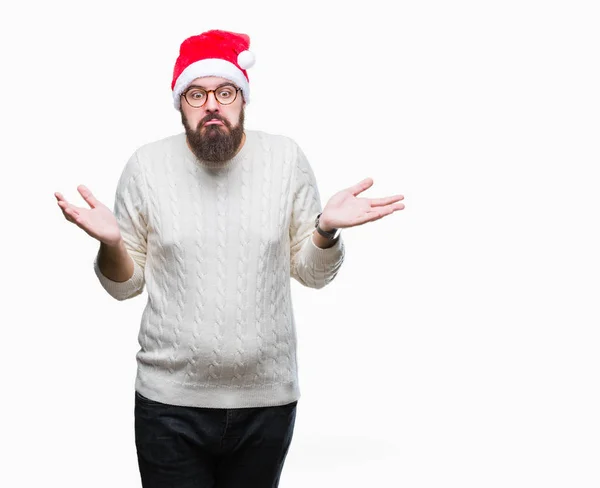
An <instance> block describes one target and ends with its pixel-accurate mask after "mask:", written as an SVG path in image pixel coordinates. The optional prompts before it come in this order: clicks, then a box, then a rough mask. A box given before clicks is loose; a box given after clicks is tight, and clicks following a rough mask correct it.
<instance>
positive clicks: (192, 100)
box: [181, 85, 241, 108]
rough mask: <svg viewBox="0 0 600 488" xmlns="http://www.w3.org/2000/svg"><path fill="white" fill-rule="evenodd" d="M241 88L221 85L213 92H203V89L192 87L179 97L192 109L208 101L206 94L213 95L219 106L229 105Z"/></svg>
mask: <svg viewBox="0 0 600 488" xmlns="http://www.w3.org/2000/svg"><path fill="white" fill-rule="evenodd" d="M240 90H241V88H237V87H235V86H233V85H223V86H220V87H218V88H215V89H214V90H205V89H204V88H199V87H192V88H190V89H189V90H187V91H186V92H185V93H183V94H182V95H181V96H182V97H184V98H185V101H186V102H187V103H188V104H189V105H190V106H191V107H194V108H200V107H202V105H204V104H205V103H206V100H208V94H209V93H214V95H215V98H216V100H217V102H219V103H220V104H221V105H229V104H231V103H233V102H235V99H236V98H237V94H238V92H239V91H240Z"/></svg>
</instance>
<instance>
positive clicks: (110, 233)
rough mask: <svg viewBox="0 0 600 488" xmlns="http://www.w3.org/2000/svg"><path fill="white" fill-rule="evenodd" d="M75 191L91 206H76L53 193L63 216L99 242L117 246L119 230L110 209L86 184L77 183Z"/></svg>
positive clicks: (58, 194)
mask: <svg viewBox="0 0 600 488" xmlns="http://www.w3.org/2000/svg"><path fill="white" fill-rule="evenodd" d="M77 191H79V193H80V194H81V196H82V197H83V199H84V200H85V201H86V202H87V203H88V205H89V206H90V207H91V208H83V207H76V206H75V205H73V204H71V203H69V202H67V200H66V199H65V198H64V197H63V196H62V194H60V193H58V192H56V193H54V196H55V197H56V199H57V200H58V206H59V207H60V208H61V209H62V212H63V215H64V216H65V218H66V219H67V220H68V221H69V222H72V223H73V224H75V225H77V226H78V227H81V228H82V229H83V230H84V231H86V232H87V233H88V234H89V235H90V236H92V237H93V238H94V239H97V240H99V241H100V242H101V243H104V244H106V245H107V246H111V247H114V246H117V245H118V244H119V243H120V242H121V231H120V230H119V225H118V224H117V219H116V218H115V216H114V214H113V213H112V211H111V210H110V209H109V208H108V207H107V206H106V205H104V204H103V203H102V202H100V201H99V200H97V199H96V198H95V197H94V195H92V192H91V191H90V190H89V189H88V188H87V187H86V186H84V185H79V186H78V187H77Z"/></svg>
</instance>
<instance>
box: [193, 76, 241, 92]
mask: <svg viewBox="0 0 600 488" xmlns="http://www.w3.org/2000/svg"><path fill="white" fill-rule="evenodd" d="M223 83H229V84H231V85H234V86H236V85H235V83H233V82H232V81H231V80H228V79H227V78H221V77H219V76H202V77H200V78H196V79H194V80H193V81H192V82H191V83H190V85H195V86H201V87H203V88H206V89H208V90H211V89H213V88H216V87H217V86H219V85H222V84H223Z"/></svg>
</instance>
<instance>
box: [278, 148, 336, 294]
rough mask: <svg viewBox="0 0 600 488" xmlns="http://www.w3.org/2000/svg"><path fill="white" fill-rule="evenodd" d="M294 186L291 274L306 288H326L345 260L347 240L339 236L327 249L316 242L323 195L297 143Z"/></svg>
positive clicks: (291, 221)
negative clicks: (314, 235) (316, 220)
mask: <svg viewBox="0 0 600 488" xmlns="http://www.w3.org/2000/svg"><path fill="white" fill-rule="evenodd" d="M293 185H294V194H293V202H292V215H291V220H290V274H291V276H292V278H294V279H296V280H297V281H298V282H299V283H301V284H302V285H304V286H306V287H309V288H317V289H318V288H323V287H324V286H325V285H327V284H328V283H330V282H331V281H332V280H333V279H334V278H335V276H336V275H337V273H338V270H339V269H340V266H341V265H342V262H343V261H344V255H345V247H344V241H343V240H342V236H341V235H340V236H339V237H338V239H337V241H336V243H335V244H334V245H333V246H331V247H329V248H327V249H322V248H320V247H318V246H317V245H316V244H315V243H314V242H313V239H312V235H313V232H314V230H315V219H316V218H317V215H318V214H319V213H320V212H321V211H322V206H321V197H320V194H319V189H318V187H317V181H316V178H315V175H314V172H313V170H312V167H311V166H310V164H309V162H308V160H307V159H306V156H305V155H304V153H303V152H302V150H301V149H300V147H298V146H297V145H296V167H295V170H294V183H293Z"/></svg>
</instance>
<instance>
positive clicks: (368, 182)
mask: <svg viewBox="0 0 600 488" xmlns="http://www.w3.org/2000/svg"><path fill="white" fill-rule="evenodd" d="M371 186H373V179H372V178H365V179H364V180H362V181H361V182H360V183H357V184H356V185H353V186H351V187H350V188H348V191H349V192H350V193H352V194H353V195H354V196H356V195H358V194H359V193H362V192H363V191H365V190H366V189H367V188H370V187H371Z"/></svg>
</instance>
